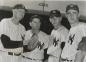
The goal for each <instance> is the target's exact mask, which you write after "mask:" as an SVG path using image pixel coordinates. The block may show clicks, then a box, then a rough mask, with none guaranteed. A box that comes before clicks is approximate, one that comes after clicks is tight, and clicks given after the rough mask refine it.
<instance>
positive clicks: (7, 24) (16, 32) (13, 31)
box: [0, 18, 25, 53]
mask: <svg viewBox="0 0 86 62" xmlns="http://www.w3.org/2000/svg"><path fill="white" fill-rule="evenodd" d="M24 33H25V28H24V26H23V25H21V24H18V25H15V24H14V23H13V22H12V21H11V18H5V19H3V20H1V22H0V36H1V35H2V34H5V35H7V36H9V37H10V39H11V40H14V41H22V36H24ZM0 50H2V51H8V52H14V53H20V52H21V51H22V50H23V48H22V47H21V48H14V49H5V48H4V47H3V45H2V43H1V41H0Z"/></svg>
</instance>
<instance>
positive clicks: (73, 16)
mask: <svg viewBox="0 0 86 62" xmlns="http://www.w3.org/2000/svg"><path fill="white" fill-rule="evenodd" d="M66 17H67V18H68V21H69V23H70V24H74V23H76V22H77V21H78V17H79V13H78V11H76V10H72V9H70V10H68V11H67V13H66Z"/></svg>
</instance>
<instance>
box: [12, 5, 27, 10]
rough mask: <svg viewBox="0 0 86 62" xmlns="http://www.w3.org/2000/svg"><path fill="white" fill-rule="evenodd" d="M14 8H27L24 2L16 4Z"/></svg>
mask: <svg viewBox="0 0 86 62" xmlns="http://www.w3.org/2000/svg"><path fill="white" fill-rule="evenodd" d="M13 9H24V10H25V11H26V8H25V6H24V5H23V4H16V5H15V6H14V7H13Z"/></svg>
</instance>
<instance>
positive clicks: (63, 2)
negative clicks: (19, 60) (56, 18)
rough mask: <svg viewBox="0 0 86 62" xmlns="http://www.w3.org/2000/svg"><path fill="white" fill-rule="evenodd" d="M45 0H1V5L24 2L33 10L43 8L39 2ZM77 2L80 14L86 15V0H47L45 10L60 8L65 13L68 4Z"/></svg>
mask: <svg viewBox="0 0 86 62" xmlns="http://www.w3.org/2000/svg"><path fill="white" fill-rule="evenodd" d="M43 2H44V0H0V6H11V7H12V6H14V5H15V4H18V3H22V4H24V5H25V6H26V8H27V9H33V10H43V7H42V6H39V3H43ZM71 3H73V4H77V5H78V6H79V8H80V14H81V15H84V16H86V0H70V1H69V0H53V1H52V0H45V4H48V7H45V8H44V10H45V11H50V10H52V9H59V10H60V11H61V12H62V13H65V8H66V6H67V5H68V4H71Z"/></svg>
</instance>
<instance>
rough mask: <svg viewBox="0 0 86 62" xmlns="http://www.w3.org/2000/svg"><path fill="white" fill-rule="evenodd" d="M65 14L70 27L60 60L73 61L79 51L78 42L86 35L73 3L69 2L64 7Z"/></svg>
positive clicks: (84, 25) (85, 25)
mask: <svg viewBox="0 0 86 62" xmlns="http://www.w3.org/2000/svg"><path fill="white" fill-rule="evenodd" d="M66 16H67V18H68V21H69V22H70V25H71V28H70V31H69V35H68V41H67V43H66V45H65V47H64V49H63V51H62V55H61V57H62V62H74V61H75V56H76V53H77V52H78V51H79V50H78V49H77V48H78V44H79V42H80V41H81V40H82V38H83V37H84V36H86V30H85V29H86V24H85V23H82V22H79V8H78V6H77V5H75V4H70V5H68V6H67V8H66Z"/></svg>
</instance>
